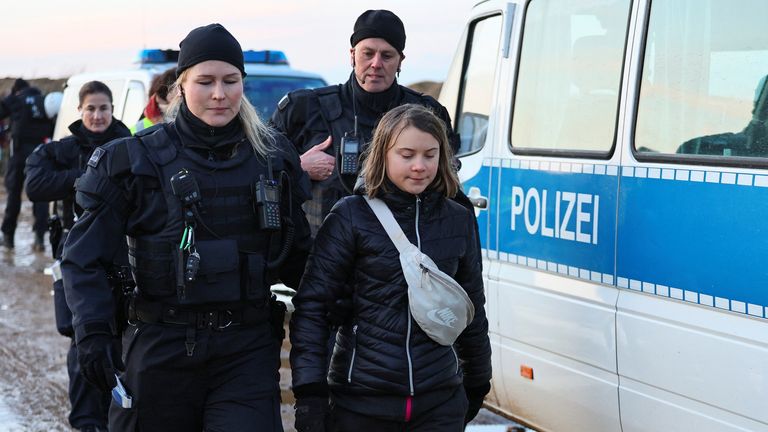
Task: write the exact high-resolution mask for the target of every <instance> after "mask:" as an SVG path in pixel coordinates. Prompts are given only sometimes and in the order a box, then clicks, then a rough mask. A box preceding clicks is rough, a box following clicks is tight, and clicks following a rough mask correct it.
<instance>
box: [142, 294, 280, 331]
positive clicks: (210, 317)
mask: <svg viewBox="0 0 768 432" xmlns="http://www.w3.org/2000/svg"><path fill="white" fill-rule="evenodd" d="M128 316H129V320H130V321H132V322H136V321H141V322H144V323H150V324H172V325H179V326H185V327H194V328H197V329H205V328H211V329H214V330H224V329H226V328H229V327H236V326H247V325H255V324H261V323H267V322H269V308H268V307H266V306H265V307H256V306H250V305H241V306H237V307H236V308H229V309H213V310H190V309H183V308H181V307H179V306H178V305H169V304H163V303H160V302H148V301H142V300H141V299H140V298H134V299H132V300H131V304H130V308H129V312H128Z"/></svg>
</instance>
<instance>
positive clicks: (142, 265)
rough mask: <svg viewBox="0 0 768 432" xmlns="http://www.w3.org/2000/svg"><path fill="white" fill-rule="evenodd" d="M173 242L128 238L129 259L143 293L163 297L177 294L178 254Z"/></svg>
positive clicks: (134, 276)
mask: <svg viewBox="0 0 768 432" xmlns="http://www.w3.org/2000/svg"><path fill="white" fill-rule="evenodd" d="M174 250H175V248H174V247H173V245H172V244H171V243H167V242H155V241H150V240H146V239H136V238H133V237H129V238H128V261H129V262H130V264H131V270H132V271H133V279H134V281H136V286H138V287H139V291H140V292H141V295H142V296H144V297H147V298H149V299H161V298H165V297H170V296H174V295H176V285H175V284H174V275H175V274H176V261H175V258H176V254H175V253H173V252H174Z"/></svg>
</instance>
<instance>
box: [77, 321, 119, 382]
mask: <svg viewBox="0 0 768 432" xmlns="http://www.w3.org/2000/svg"><path fill="white" fill-rule="evenodd" d="M119 344H120V341H119V339H115V338H113V337H112V334H111V333H92V334H90V335H88V336H86V337H85V338H83V340H81V341H80V342H78V343H77V361H78V363H80V372H81V373H82V374H83V377H85V380H86V381H88V382H89V383H90V384H91V385H93V386H96V387H97V388H98V389H99V390H101V391H104V392H109V391H110V390H111V389H112V388H113V387H114V386H115V384H116V380H115V374H116V373H117V372H118V370H124V369H125V366H124V365H123V362H122V360H121V358H120V347H119Z"/></svg>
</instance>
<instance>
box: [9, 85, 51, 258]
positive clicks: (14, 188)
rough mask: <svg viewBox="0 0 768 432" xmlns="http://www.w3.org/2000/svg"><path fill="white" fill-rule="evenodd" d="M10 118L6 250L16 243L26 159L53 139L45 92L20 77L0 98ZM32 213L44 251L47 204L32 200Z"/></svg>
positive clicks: (37, 245) (38, 243)
mask: <svg viewBox="0 0 768 432" xmlns="http://www.w3.org/2000/svg"><path fill="white" fill-rule="evenodd" d="M6 117H10V119H11V149H10V150H11V152H10V153H11V157H10V159H9V161H8V168H7V171H6V173H5V189H6V190H7V192H8V197H7V201H6V205H5V215H4V216H3V223H2V226H0V231H2V233H1V234H0V244H2V245H3V246H5V247H6V248H7V249H13V247H14V245H15V241H14V237H15V234H16V223H17V221H18V218H19V212H20V211H21V192H22V189H23V187H24V161H26V159H27V156H29V155H30V154H31V153H32V151H33V150H34V149H35V147H37V146H38V145H40V144H41V143H43V142H45V141H46V140H47V139H49V138H50V134H51V130H52V129H53V127H52V124H51V120H50V119H48V117H46V115H45V106H44V102H43V95H42V94H41V93H40V90H38V89H37V88H35V87H31V86H30V85H29V83H28V82H27V81H25V80H24V79H22V78H19V79H17V80H16V81H15V82H14V83H13V87H12V88H11V94H10V95H8V96H7V97H6V98H5V99H3V100H2V101H0V119H4V118H6ZM32 213H33V215H34V218H35V221H34V225H33V226H32V229H33V230H34V231H35V240H34V243H33V245H32V249H33V250H34V251H35V252H42V251H44V250H45V244H44V243H43V236H44V235H45V232H46V231H47V230H48V203H47V202H33V203H32Z"/></svg>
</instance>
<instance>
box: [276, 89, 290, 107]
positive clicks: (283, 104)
mask: <svg viewBox="0 0 768 432" xmlns="http://www.w3.org/2000/svg"><path fill="white" fill-rule="evenodd" d="M290 102H291V96H290V95H289V94H288V93H286V94H285V96H283V98H282V99H280V102H278V103H277V109H279V110H280V111H282V110H283V109H284V108H285V107H286V106H288V104H289V103H290Z"/></svg>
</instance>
